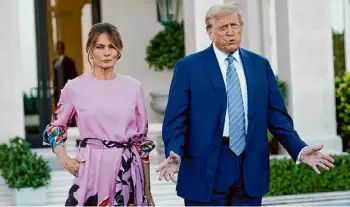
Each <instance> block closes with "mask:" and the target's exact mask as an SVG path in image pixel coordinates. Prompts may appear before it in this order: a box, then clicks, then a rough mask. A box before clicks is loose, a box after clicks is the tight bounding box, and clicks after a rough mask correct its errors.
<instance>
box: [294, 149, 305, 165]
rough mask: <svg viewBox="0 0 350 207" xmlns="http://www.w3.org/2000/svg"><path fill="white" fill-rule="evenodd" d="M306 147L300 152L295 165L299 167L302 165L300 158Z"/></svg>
mask: <svg viewBox="0 0 350 207" xmlns="http://www.w3.org/2000/svg"><path fill="white" fill-rule="evenodd" d="M306 147H308V146H306ZM306 147H304V148H303V149H301V150H300V152H299V155H298V159H297V161H296V162H295V164H297V165H299V164H300V163H301V161H300V156H301V153H302V152H303V150H304V149H305V148H306Z"/></svg>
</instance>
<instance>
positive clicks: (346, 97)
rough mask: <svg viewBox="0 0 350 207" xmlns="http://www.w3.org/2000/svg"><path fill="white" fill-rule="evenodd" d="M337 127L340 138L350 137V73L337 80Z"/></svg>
mask: <svg viewBox="0 0 350 207" xmlns="http://www.w3.org/2000/svg"><path fill="white" fill-rule="evenodd" d="M335 88H336V91H335V96H336V107H337V125H338V127H337V128H338V133H339V134H340V136H342V137H345V136H349V135H350V73H349V72H345V73H344V74H343V75H342V76H338V77H336V78H335Z"/></svg>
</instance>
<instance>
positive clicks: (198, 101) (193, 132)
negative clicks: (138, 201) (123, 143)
mask: <svg viewBox="0 0 350 207" xmlns="http://www.w3.org/2000/svg"><path fill="white" fill-rule="evenodd" d="M206 26H207V32H208V35H209V37H210V39H211V40H212V42H213V44H212V45H211V46H210V47H209V48H207V49H205V50H203V51H200V52H198V53H195V54H192V55H189V56H187V57H185V58H183V59H181V60H180V61H178V63H177V65H176V68H175V70H174V77H173V80H172V83H171V87H170V93H169V101H168V105H167V108H166V112H165V117H164V123H163V141H164V146H165V154H166V157H167V158H166V159H165V160H164V161H163V162H162V164H161V166H160V167H159V168H158V169H157V172H159V173H160V179H162V178H163V177H164V178H165V179H166V180H167V181H169V178H170V179H171V180H173V181H174V182H176V180H175V177H174V174H175V173H176V172H177V170H178V168H179V174H178V182H177V194H178V195H179V196H180V197H182V198H184V199H185V205H187V206H195V205H197V206H198V205H199V206H205V205H216V206H224V205H234V206H235V205H246V206H251V205H261V198H262V196H263V195H265V194H266V193H267V192H268V190H269V170H270V169H269V167H270V166H269V143H268V140H267V129H269V130H270V131H271V132H272V133H273V134H274V136H276V137H277V138H278V140H279V141H280V143H281V144H282V145H283V146H284V148H286V150H287V151H288V153H289V154H290V155H291V157H292V158H293V160H294V161H296V162H297V163H299V162H302V163H305V164H306V165H308V166H310V167H312V168H313V169H314V170H315V171H316V172H317V173H320V172H319V170H318V168H317V166H319V167H321V168H324V169H326V170H328V169H329V168H331V167H334V166H333V164H332V163H333V162H334V161H333V159H332V158H331V157H329V156H328V155H324V154H323V153H321V152H320V150H321V149H322V145H321V146H316V147H314V146H307V145H306V144H305V143H304V142H303V141H302V140H301V139H300V138H299V136H298V134H297V132H296V131H295V130H294V128H293V123H292V119H291V117H290V116H289V115H288V113H287V110H286V107H285V105H284V101H283V98H282V96H281V94H280V91H279V88H278V86H277V83H276V80H275V76H274V74H273V72H272V70H271V67H270V64H269V62H268V60H267V59H266V58H264V57H261V56H259V55H257V54H255V53H253V52H250V51H247V50H245V49H243V48H240V44H241V38H242V26H243V21H242V18H241V15H240V14H239V12H238V10H237V8H236V7H235V6H234V5H229V4H222V5H216V6H213V7H212V8H210V9H209V11H208V12H207V15H206ZM180 162H181V165H180Z"/></svg>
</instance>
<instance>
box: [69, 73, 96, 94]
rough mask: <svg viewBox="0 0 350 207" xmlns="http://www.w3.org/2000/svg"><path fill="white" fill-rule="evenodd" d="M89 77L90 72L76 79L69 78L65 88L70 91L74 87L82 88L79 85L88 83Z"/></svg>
mask: <svg viewBox="0 0 350 207" xmlns="http://www.w3.org/2000/svg"><path fill="white" fill-rule="evenodd" d="M89 77H90V76H89V73H83V74H81V75H79V76H78V77H76V78H74V79H70V80H68V81H67V83H66V85H65V86H64V88H66V89H68V90H70V91H71V90H73V89H77V88H80V87H79V86H82V85H83V86H84V85H86V84H88V80H89Z"/></svg>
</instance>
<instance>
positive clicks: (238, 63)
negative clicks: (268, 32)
mask: <svg viewBox="0 0 350 207" xmlns="http://www.w3.org/2000/svg"><path fill="white" fill-rule="evenodd" d="M213 48H214V53H215V55H216V58H217V60H218V63H219V66H220V70H221V74H222V77H223V79H224V83H225V86H226V72H227V66H228V63H227V61H226V58H227V56H228V55H227V54H225V53H224V52H222V51H220V50H219V49H218V48H217V47H216V46H215V44H214V43H213ZM232 56H233V57H234V61H233V64H234V65H235V68H236V71H237V74H238V78H239V82H240V85H241V91H242V98H243V107H244V114H245V128H246V133H247V130H248V90H247V81H246V78H245V74H244V68H243V63H242V59H241V57H240V55H239V50H237V51H236V52H235V53H233V54H232ZM223 136H224V137H229V118H228V109H226V115H225V124H224V131H223ZM305 148H306V147H304V148H303V149H302V150H300V152H299V155H298V158H297V162H296V164H299V163H300V155H301V152H302V151H303V150H304V149H305Z"/></svg>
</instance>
